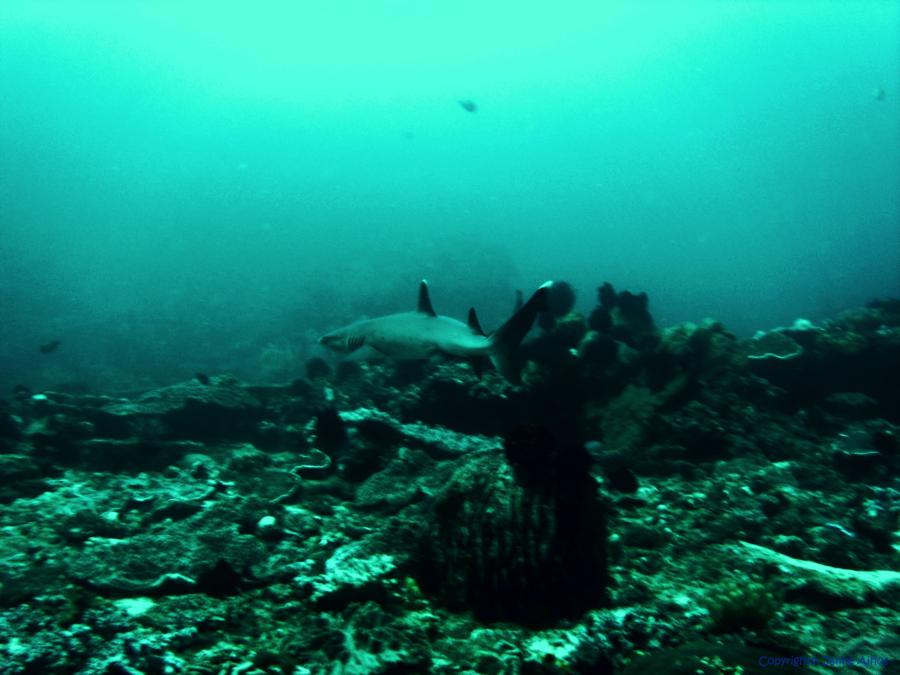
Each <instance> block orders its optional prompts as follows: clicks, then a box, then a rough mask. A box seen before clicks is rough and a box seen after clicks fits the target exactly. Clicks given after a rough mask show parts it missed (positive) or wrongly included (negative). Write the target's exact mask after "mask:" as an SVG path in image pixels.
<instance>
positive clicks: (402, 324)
mask: <svg viewBox="0 0 900 675" xmlns="http://www.w3.org/2000/svg"><path fill="white" fill-rule="evenodd" d="M552 285H553V282H551V281H548V282H546V283H544V284H543V285H542V286H541V287H540V288H538V289H537V290H536V291H535V292H534V294H533V295H532V296H531V297H530V298H529V299H528V301H527V302H526V303H525V304H523V305H522V306H521V307H520V308H518V309H517V310H516V312H515V313H514V314H513V315H512V317H511V318H510V319H509V320H508V321H507V322H506V323H504V324H503V325H502V326H500V328H499V329H498V330H497V331H496V332H494V333H493V334H492V335H490V336H487V335H485V334H484V331H483V330H482V329H481V324H480V323H479V322H478V317H477V316H476V315H475V309H474V308H473V309H470V310H469V317H468V321H467V323H463V322H462V321H458V320H457V319H452V318H450V317H449V316H438V315H437V313H436V312H435V311H434V307H433V306H432V305H431V298H430V297H429V294H428V282H426V281H422V283H421V284H419V304H418V308H417V309H416V311H415V312H403V313H400V314H388V315H386V316H380V317H376V318H374V319H365V320H363V321H357V322H356V323H352V324H350V325H349V326H345V327H344V328H340V329H338V330H336V331H333V332H331V333H328V334H327V335H325V336H323V337H322V338H321V339H320V340H319V343H320V344H322V345H324V346H325V347H327V348H328V349H331V350H333V351H336V352H343V353H351V352H356V351H357V350H362V349H363V348H365V349H366V350H368V351H369V352H370V354H371V355H372V356H375V355H377V354H380V355H382V356H386V357H388V358H391V359H394V360H397V361H415V360H426V359H429V358H431V357H432V356H434V355H438V354H443V355H445V356H451V357H456V358H461V359H469V360H470V362H471V364H472V367H473V369H474V370H475V372H476V374H480V373H481V368H482V365H483V362H484V360H485V359H486V358H487V359H490V361H491V362H492V363H493V364H494V367H495V368H496V369H497V370H499V371H500V373H501V374H502V375H503V376H504V377H506V378H507V379H509V380H516V379H517V377H518V373H517V372H516V371H515V368H514V366H513V363H512V358H511V357H512V353H513V351H514V350H515V349H516V347H518V346H519V343H520V342H521V341H522V339H523V338H524V337H525V335H526V334H527V333H528V331H529V330H530V329H531V326H532V324H534V320H535V318H536V317H537V314H538V312H541V311H544V310H546V308H547V295H548V293H549V291H550V288H551V286H552Z"/></svg>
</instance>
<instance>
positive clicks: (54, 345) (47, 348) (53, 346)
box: [38, 340, 62, 354]
mask: <svg viewBox="0 0 900 675" xmlns="http://www.w3.org/2000/svg"><path fill="white" fill-rule="evenodd" d="M61 344H62V342H60V341H59V340H51V341H50V342H48V343H46V344H43V345H41V346H40V347H38V351H39V352H40V353H41V354H52V353H53V352H55V351H56V350H57V349H58V348H59V346H60V345H61Z"/></svg>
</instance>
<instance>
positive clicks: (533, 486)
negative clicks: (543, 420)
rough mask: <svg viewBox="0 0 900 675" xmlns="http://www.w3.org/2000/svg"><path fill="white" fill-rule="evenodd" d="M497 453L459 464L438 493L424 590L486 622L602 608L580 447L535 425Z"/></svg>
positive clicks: (591, 491)
mask: <svg viewBox="0 0 900 675" xmlns="http://www.w3.org/2000/svg"><path fill="white" fill-rule="evenodd" d="M504 451H505V452H504V455H505V461H504V457H503V456H500V455H498V454H497V453H495V452H489V453H487V454H485V455H483V456H481V457H478V458H477V460H473V461H472V462H469V463H468V464H466V465H465V466H463V467H462V468H461V469H460V470H458V471H457V472H456V473H455V474H454V475H453V478H452V479H451V481H450V483H449V484H448V486H447V488H446V489H445V490H443V491H442V492H441V493H440V495H439V496H438V498H437V500H436V503H435V506H434V513H435V518H436V526H437V527H436V529H435V530H434V531H433V532H431V533H430V534H429V536H428V537H427V538H426V541H425V542H424V547H423V552H422V560H421V563H420V564H421V567H422V570H423V583H424V585H425V587H426V589H428V590H430V591H431V592H433V593H435V594H436V595H437V596H438V597H439V598H440V599H441V600H442V601H443V602H445V603H446V604H448V605H449V606H450V607H452V608H455V609H469V610H472V611H473V612H474V613H475V616H476V617H478V618H479V619H482V620H485V621H495V620H507V621H516V622H519V623H525V624H529V625H539V626H540V625H543V626H546V625H552V623H553V622H554V621H556V620H558V619H560V618H564V617H577V616H578V615H580V614H582V613H583V612H585V611H586V610H588V609H590V608H592V607H599V606H602V604H603V600H604V598H605V597H606V586H607V583H608V573H607V564H606V546H605V542H606V522H605V514H604V512H603V507H602V505H601V503H600V500H599V498H598V495H597V491H596V486H595V484H594V480H593V478H592V477H591V475H590V473H589V469H590V464H591V462H590V457H589V456H588V454H587V452H586V451H585V449H584V448H583V447H581V446H578V445H574V444H573V445H567V444H561V443H559V442H558V440H557V439H555V438H554V437H553V436H552V435H551V434H550V433H548V432H547V431H546V430H545V429H541V428H536V427H523V428H520V429H516V430H515V431H514V432H513V433H512V434H510V435H509V436H508V437H507V438H506V439H505V441H504Z"/></svg>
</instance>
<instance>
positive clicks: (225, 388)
mask: <svg viewBox="0 0 900 675" xmlns="http://www.w3.org/2000/svg"><path fill="white" fill-rule="evenodd" d="M102 413H104V414H105V415H107V416H111V417H112V418H113V419H114V420H118V421H119V422H121V421H122V420H126V421H127V422H128V424H129V426H130V427H131V428H132V433H134V434H136V435H143V434H142V428H143V427H144V426H145V425H147V424H150V425H153V426H154V427H155V428H156V429H157V431H158V433H159V434H161V435H162V437H165V438H179V439H189V440H216V439H222V438H228V439H231V440H245V439H250V438H252V437H253V435H254V434H255V432H256V425H257V423H258V422H259V420H260V419H261V418H262V416H263V410H262V406H261V403H260V402H259V400H258V399H257V398H256V397H255V396H254V395H253V394H251V393H250V392H249V391H248V390H247V389H246V388H245V387H243V386H242V385H241V384H240V382H238V381H237V380H235V379H234V378H230V377H227V376H221V375H220V376H217V377H214V378H211V381H210V384H209V385H204V384H202V383H200V382H198V381H196V380H191V381H188V382H183V383H181V384H176V385H172V386H170V387H164V388H162V389H155V390H153V391H150V392H148V393H146V394H144V395H143V396H140V397H139V398H137V399H136V400H134V401H130V402H122V403H114V404H111V405H109V406H106V407H105V408H104V409H103V410H102ZM111 426H114V425H111Z"/></svg>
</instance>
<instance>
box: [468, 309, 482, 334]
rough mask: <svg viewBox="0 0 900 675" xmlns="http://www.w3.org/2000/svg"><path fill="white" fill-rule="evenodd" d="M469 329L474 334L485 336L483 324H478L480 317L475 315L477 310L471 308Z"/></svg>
mask: <svg viewBox="0 0 900 675" xmlns="http://www.w3.org/2000/svg"><path fill="white" fill-rule="evenodd" d="M469 328H471V329H472V330H473V331H474V332H476V333H478V334H479V335H484V331H483V330H482V328H481V324H480V323H479V322H478V315H477V314H475V308H474V307H470V308H469Z"/></svg>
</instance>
